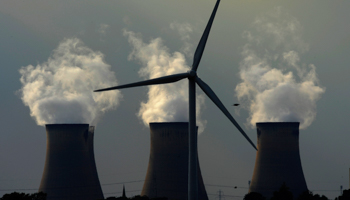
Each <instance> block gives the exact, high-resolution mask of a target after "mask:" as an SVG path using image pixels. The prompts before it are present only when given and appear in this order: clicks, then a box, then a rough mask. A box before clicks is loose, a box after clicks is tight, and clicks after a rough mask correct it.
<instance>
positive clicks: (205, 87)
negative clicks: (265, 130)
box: [196, 77, 257, 150]
mask: <svg viewBox="0 0 350 200" xmlns="http://www.w3.org/2000/svg"><path fill="white" fill-rule="evenodd" d="M196 82H197V84H198V85H199V87H200V88H201V89H202V90H203V91H204V92H205V94H207V96H208V97H209V98H210V99H211V100H212V101H213V102H214V103H215V105H216V106H217V107H218V108H219V109H220V110H221V111H222V112H223V113H224V114H225V115H226V117H227V118H228V119H229V120H230V121H231V122H232V123H233V124H234V125H235V126H236V127H237V129H238V130H239V131H240V132H241V133H242V135H243V136H244V137H245V138H246V139H247V140H248V142H249V143H250V144H251V145H252V146H253V147H254V148H255V149H256V150H257V148H256V146H255V145H254V143H253V142H252V141H251V140H250V139H249V137H248V136H247V134H246V133H245V132H244V131H243V129H242V128H241V127H240V126H239V124H238V123H237V122H236V120H235V119H234V118H233V117H232V116H231V114H230V113H229V112H228V110H227V109H226V108H225V106H224V105H223V104H222V103H221V101H220V99H219V98H218V97H217V96H216V94H215V93H214V91H213V90H212V89H211V88H210V87H209V86H208V85H207V84H206V83H205V82H204V81H202V80H201V79H200V78H198V77H196Z"/></svg>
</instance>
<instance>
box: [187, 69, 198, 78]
mask: <svg viewBox="0 0 350 200" xmlns="http://www.w3.org/2000/svg"><path fill="white" fill-rule="evenodd" d="M196 76H197V72H196V71H194V70H190V71H188V78H194V77H196Z"/></svg>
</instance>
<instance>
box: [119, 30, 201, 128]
mask: <svg viewBox="0 0 350 200" xmlns="http://www.w3.org/2000/svg"><path fill="white" fill-rule="evenodd" d="M124 35H125V36H126V37H128V41H129V43H130V44H131V45H132V47H133V51H132V52H131V54H130V56H129V59H135V60H138V61H140V62H141V64H142V65H143V67H142V68H141V69H140V71H139V75H140V76H141V77H144V78H145V79H151V78H157V77H161V76H166V75H171V74H176V73H183V72H186V71H188V70H189V69H190V68H189V66H187V64H186V60H185V57H184V55H183V54H182V53H180V52H174V53H173V54H172V55H171V54H170V53H169V50H168V48H167V47H165V46H164V45H163V42H162V39H161V38H156V39H153V40H151V41H150V43H149V44H145V43H144V42H143V41H142V39H141V38H140V37H138V36H136V34H135V33H134V32H131V31H126V30H124ZM203 106H204V97H203V95H197V125H198V131H199V133H201V132H203V130H204V127H205V124H206V121H205V120H202V119H201V118H200V112H201V108H202V107H203ZM138 116H139V117H140V118H142V120H143V122H144V124H145V125H146V126H148V124H149V123H150V122H188V82H187V81H185V80H183V81H179V82H177V83H171V84H164V85H154V86H149V91H148V101H147V102H142V103H141V108H140V111H139V113H138Z"/></svg>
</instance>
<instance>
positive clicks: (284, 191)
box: [0, 184, 350, 200]
mask: <svg viewBox="0 0 350 200" xmlns="http://www.w3.org/2000/svg"><path fill="white" fill-rule="evenodd" d="M296 199H297V200H328V198H327V197H326V196H324V195H322V196H320V195H318V194H313V193H312V192H310V191H305V192H304V193H302V194H301V195H300V196H299V197H298V198H296ZM0 200H46V194H45V193H43V192H38V193H33V194H26V193H18V192H13V193H11V194H4V195H3V196H2V197H1V198H0ZM105 200H171V199H168V198H166V197H157V198H148V197H147V196H140V195H137V196H134V197H130V198H127V197H108V198H106V199H105ZM243 200H294V197H293V194H292V192H290V191H289V188H288V187H287V186H286V185H284V184H283V185H282V186H281V188H280V189H279V190H278V191H275V192H274V193H273V196H272V197H271V198H270V199H267V198H265V197H264V196H262V195H261V194H260V193H256V192H251V193H249V194H246V195H245V196H244V198H243ZM335 200H350V189H349V190H343V194H342V195H341V196H339V197H337V198H335Z"/></svg>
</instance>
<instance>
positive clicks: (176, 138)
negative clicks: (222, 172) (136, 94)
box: [141, 122, 208, 200]
mask: <svg viewBox="0 0 350 200" xmlns="http://www.w3.org/2000/svg"><path fill="white" fill-rule="evenodd" d="M150 131H151V150H150V157H149V163H148V170H147V174H146V180H145V183H144V185H143V189H142V192H141V196H143V195H146V196H148V197H149V198H155V197H167V198H168V199H174V200H175V199H178V200H186V199H187V198H188V192H187V191H188V154H189V144H188V137H189V136H188V123H186V122H172V123H150ZM197 168H198V170H197V171H198V199H199V200H207V199H208V196H207V192H206V190H205V187H204V183H203V179H202V175H201V171H200V167H199V162H198V160H197Z"/></svg>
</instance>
